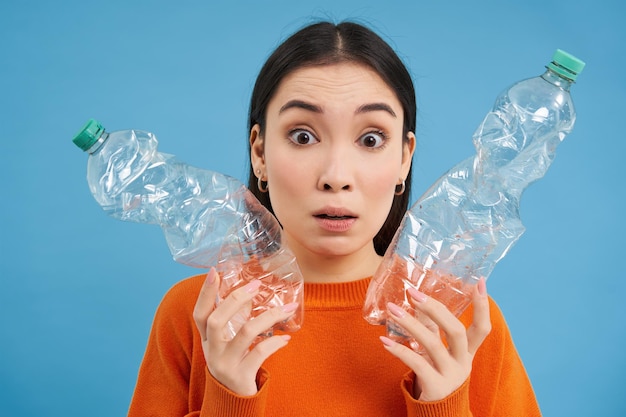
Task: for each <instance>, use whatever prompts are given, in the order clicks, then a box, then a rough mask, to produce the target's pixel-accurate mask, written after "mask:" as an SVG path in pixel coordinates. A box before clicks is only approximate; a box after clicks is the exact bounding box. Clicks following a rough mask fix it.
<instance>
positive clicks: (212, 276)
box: [193, 268, 220, 341]
mask: <svg viewBox="0 0 626 417" xmlns="http://www.w3.org/2000/svg"><path fill="white" fill-rule="evenodd" d="M219 286H220V278H219V274H218V273H217V271H216V270H215V268H211V269H210V270H209V272H208V273H207V275H206V279H205V280H204V284H203V285H202V288H201V289H200V294H198V299H197V301H196V306H195V307H194V309H193V319H194V321H195V322H196V327H197V328H198V331H199V332H200V336H201V337H202V341H204V340H206V321H207V319H208V318H209V315H210V314H211V312H212V311H213V309H214V308H215V299H216V297H217V291H218V289H219Z"/></svg>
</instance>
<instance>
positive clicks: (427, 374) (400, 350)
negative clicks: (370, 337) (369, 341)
mask: <svg viewBox="0 0 626 417" xmlns="http://www.w3.org/2000/svg"><path fill="white" fill-rule="evenodd" d="M380 341H381V342H383V346H384V347H385V349H387V350H388V351H389V352H390V353H391V354H392V355H394V356H395V357H397V358H398V359H400V360H401V361H402V362H404V364H405V365H406V366H408V367H409V368H411V369H412V370H413V372H415V375H416V376H417V377H418V379H422V380H432V379H433V378H435V377H436V376H437V371H436V370H435V368H433V367H432V366H431V364H430V362H428V360H427V359H426V358H425V357H424V356H422V355H418V354H417V353H415V352H414V351H413V350H412V349H411V348H409V347H407V346H405V345H403V344H401V343H398V342H395V341H394V340H391V339H389V338H388V337H385V336H380Z"/></svg>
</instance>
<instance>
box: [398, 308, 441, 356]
mask: <svg viewBox="0 0 626 417" xmlns="http://www.w3.org/2000/svg"><path fill="white" fill-rule="evenodd" d="M387 310H388V312H389V314H391V316H392V317H393V320H394V321H395V322H396V323H398V324H399V325H400V326H401V327H402V328H403V329H404V330H405V331H406V332H407V333H409V334H410V335H411V336H412V337H413V338H414V339H415V341H416V342H417V343H418V344H419V345H420V346H421V347H422V348H424V350H425V351H426V353H427V354H428V356H429V357H430V359H431V360H432V361H433V364H435V366H436V367H437V368H441V366H442V365H441V364H442V363H444V362H443V361H445V360H446V359H447V358H448V357H449V354H448V351H447V349H446V347H445V346H444V344H443V342H442V341H441V338H440V337H439V333H438V332H437V333H436V334H435V333H433V332H432V331H431V330H430V329H428V328H427V327H426V326H424V324H422V323H421V322H420V320H418V319H416V318H415V317H413V316H412V315H411V314H407V313H406V311H404V310H403V309H402V308H401V307H399V306H397V305H395V304H393V303H388V304H387ZM422 314H426V313H423V312H422Z"/></svg>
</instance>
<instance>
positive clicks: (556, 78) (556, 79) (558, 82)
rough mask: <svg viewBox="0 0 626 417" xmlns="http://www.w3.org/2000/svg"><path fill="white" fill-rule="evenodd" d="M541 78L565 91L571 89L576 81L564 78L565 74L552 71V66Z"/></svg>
mask: <svg viewBox="0 0 626 417" xmlns="http://www.w3.org/2000/svg"><path fill="white" fill-rule="evenodd" d="M541 78H543V79H544V80H546V81H547V82H549V83H550V84H553V85H555V86H557V87H559V88H561V89H563V90H565V91H569V89H570V87H571V86H572V84H573V83H574V82H573V81H572V80H569V79H567V78H564V77H563V76H561V75H559V74H557V73H556V72H554V71H552V70H551V69H550V68H548V69H547V71H546V72H545V73H544V74H543V75H542V76H541Z"/></svg>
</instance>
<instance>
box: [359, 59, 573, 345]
mask: <svg viewBox="0 0 626 417" xmlns="http://www.w3.org/2000/svg"><path fill="white" fill-rule="evenodd" d="M584 65H585V64H584V62H582V61H580V60H579V59H577V58H575V57H574V56H572V55H570V54H568V53H566V52H564V51H562V50H557V51H556V52H555V54H554V56H553V59H552V62H551V63H550V64H549V65H548V66H547V67H546V68H547V70H546V71H545V73H544V74H543V75H541V76H538V77H534V78H530V79H527V80H523V81H520V82H518V83H516V84H514V85H512V86H511V87H510V88H508V89H507V90H506V91H504V92H503V93H502V94H500V95H499V96H498V98H497V99H496V101H495V104H494V106H493V108H492V110H491V111H490V112H489V113H487V115H486V117H485V118H484V120H483V121H482V123H481V124H480V126H479V127H478V129H477V130H476V131H475V133H474V135H473V142H474V145H475V148H476V155H475V156H472V157H470V158H468V159H466V160H464V161H462V162H461V163H459V164H458V165H456V166H455V167H453V168H452V169H451V170H450V171H448V172H447V173H446V174H444V175H443V176H442V177H441V178H440V179H439V180H437V181H436V182H435V183H434V184H433V185H432V186H431V187H430V189H429V190H428V191H426V192H425V193H424V195H422V196H421V197H420V198H419V199H418V200H417V201H416V202H415V203H414V205H413V206H412V207H411V209H410V210H409V211H407V213H406V215H405V217H404V219H403V221H402V223H401V225H400V227H399V228H398V231H397V232H396V235H395V237H394V239H393V241H392V243H391V245H390V246H389V248H388V250H387V252H386V253H385V257H384V259H383V262H382V263H381V265H380V267H379V269H378V270H377V272H376V274H375V275H374V278H373V279H372V282H371V284H370V287H369V288H368V292H367V296H366V301H365V305H364V310H363V313H364V317H365V319H366V320H367V321H368V322H369V323H371V324H376V325H383V324H384V325H386V326H387V334H388V336H389V337H390V338H392V339H395V340H397V341H400V342H403V343H406V344H408V345H410V346H411V347H412V348H413V349H414V350H416V351H420V350H421V348H420V346H419V345H418V344H417V343H416V341H415V340H413V339H412V338H411V337H410V336H408V335H407V334H406V333H405V331H404V330H403V329H402V328H401V327H399V326H398V325H397V323H394V322H393V320H391V319H389V317H388V315H387V307H386V306H387V303H388V302H392V303H395V304H397V305H399V306H402V307H403V308H404V309H405V310H406V311H407V312H409V313H411V314H413V315H415V316H417V317H418V318H419V315H418V314H417V313H416V311H415V309H414V308H413V307H412V306H411V303H410V301H409V299H410V297H409V296H408V295H407V293H406V290H407V289H409V288H415V289H418V290H419V291H421V292H423V293H425V294H428V295H429V296H431V297H433V298H435V299H437V300H439V301H441V302H442V303H444V304H445V305H446V306H447V307H448V309H449V310H450V311H451V312H452V313H454V314H455V315H456V316H457V317H458V316H460V315H461V313H462V312H463V311H464V310H465V308H466V307H467V306H468V305H469V304H470V301H471V294H472V291H473V287H474V285H475V284H476V282H477V281H478V280H479V279H480V278H481V277H484V278H485V279H487V278H488V277H489V274H490V273H491V272H492V270H493V268H494V267H495V265H496V263H497V262H498V261H500V260H501V259H502V258H503V257H504V256H505V255H506V254H507V252H508V251H509V250H510V248H511V247H512V246H513V245H514V243H515V242H516V241H517V240H518V239H519V238H520V236H521V235H522V234H523V232H524V230H525V228H524V226H523V225H522V222H521V219H520V216H519V203H520V198H521V195H522V192H523V191H524V189H525V188H526V187H527V186H528V185H529V184H530V183H532V182H534V181H536V180H537V179H539V178H541V177H543V176H544V175H545V173H546V171H547V170H548V168H549V167H550V164H551V163H552V161H553V159H554V157H555V150H556V148H557V146H558V145H559V144H560V143H561V142H562V141H563V139H564V138H565V136H566V135H567V134H568V133H569V132H570V131H571V130H572V128H573V126H574V121H575V119H576V113H575V111H574V104H573V102H572V99H571V96H570V93H569V90H570V86H571V85H572V83H574V82H575V80H576V77H577V75H578V74H579V73H580V72H581V71H582V69H583V67H584Z"/></svg>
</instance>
